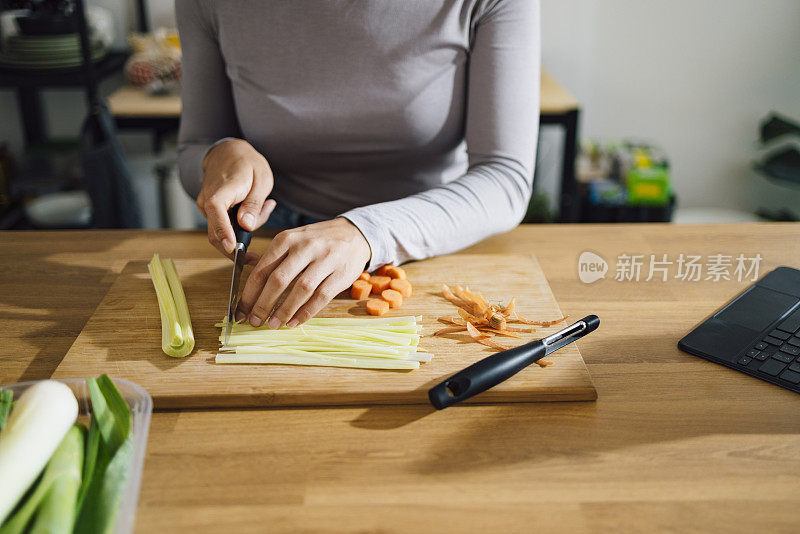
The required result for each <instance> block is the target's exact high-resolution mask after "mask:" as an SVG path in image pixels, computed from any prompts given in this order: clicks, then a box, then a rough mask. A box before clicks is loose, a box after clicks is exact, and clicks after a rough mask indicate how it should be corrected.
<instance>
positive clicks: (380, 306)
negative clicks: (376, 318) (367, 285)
mask: <svg viewBox="0 0 800 534" xmlns="http://www.w3.org/2000/svg"><path fill="white" fill-rule="evenodd" d="M388 311H389V303H388V302H386V301H385V300H381V299H369V300H368V301H367V313H368V314H370V315H383V314H385V313H386V312H388Z"/></svg>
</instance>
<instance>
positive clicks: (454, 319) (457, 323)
mask: <svg viewBox="0 0 800 534" xmlns="http://www.w3.org/2000/svg"><path fill="white" fill-rule="evenodd" d="M439 321H440V322H442V323H444V324H452V325H455V326H463V327H464V328H466V327H467V322H466V321H464V319H461V318H459V317H439Z"/></svg>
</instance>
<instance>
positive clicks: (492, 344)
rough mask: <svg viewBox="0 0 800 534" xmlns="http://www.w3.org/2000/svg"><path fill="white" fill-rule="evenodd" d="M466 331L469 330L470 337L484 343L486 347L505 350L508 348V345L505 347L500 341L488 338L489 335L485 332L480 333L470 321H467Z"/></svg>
mask: <svg viewBox="0 0 800 534" xmlns="http://www.w3.org/2000/svg"><path fill="white" fill-rule="evenodd" d="M467 332H469V335H470V337H471V338H472V339H474V340H475V341H477V342H478V343H480V344H481V345H486V346H487V347H492V348H493V349H496V350H507V349H509V348H510V347H506V346H505V345H501V344H500V343H498V342H497V341H494V340H493V339H490V338H489V336H487V335H486V334H482V333H481V332H480V331H479V330H478V329H477V328H475V326H474V325H473V324H472V323H470V322H467Z"/></svg>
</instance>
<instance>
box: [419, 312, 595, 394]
mask: <svg viewBox="0 0 800 534" xmlns="http://www.w3.org/2000/svg"><path fill="white" fill-rule="evenodd" d="M599 325H600V318H599V317H597V316H596V315H587V316H586V317H584V318H583V319H581V320H580V321H578V322H576V323H574V324H572V325H570V326H568V327H566V328H564V329H563V330H560V331H558V332H556V333H555V334H553V335H551V336H548V337H546V338H544V339H539V340H536V341H531V342H530V343H526V344H524V345H520V346H519V347H514V348H513V349H508V350H504V351H502V352H498V353H497V354H492V355H491V356H489V357H488V358H484V359H483V360H480V361H479V362H476V363H474V364H472V365H470V366H469V367H467V368H466V369H463V370H461V371H459V372H458V373H456V374H454V375H453V376H451V377H450V378H448V379H447V380H445V381H444V382H442V383H440V384H437V385H436V386H434V387H432V388H431V389H430V390H429V391H428V398H429V399H430V401H431V404H433V406H434V407H435V408H436V409H438V410H443V409H444V408H447V407H448V406H452V405H453V404H456V403H458V402H461V401H463V400H465V399H468V398H470V397H472V396H474V395H477V394H478V393H482V392H484V391H486V390H487V389H489V388H492V387H494V386H496V385H497V384H499V383H501V382H504V381H506V380H508V379H509V378H511V377H512V376H514V375H515V374H517V373H518V372H520V371H522V370H523V369H525V368H526V367H528V366H529V365H531V364H532V363H534V362H536V361H538V360H541V359H542V358H544V357H545V356H547V355H548V354H551V353H553V352H555V351H557V350H558V349H560V348H562V347H565V346H567V345H569V344H570V343H572V342H573V341H575V340H576V339H579V338H582V337H583V336H585V335H586V334H588V333H589V332H592V331H594V330H596V329H597V327H598V326H599Z"/></svg>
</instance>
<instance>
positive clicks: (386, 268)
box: [375, 263, 394, 276]
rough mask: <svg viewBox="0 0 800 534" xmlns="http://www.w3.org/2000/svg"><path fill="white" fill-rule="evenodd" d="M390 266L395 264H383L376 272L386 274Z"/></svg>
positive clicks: (380, 274)
mask: <svg viewBox="0 0 800 534" xmlns="http://www.w3.org/2000/svg"><path fill="white" fill-rule="evenodd" d="M389 267H394V265H392V264H391V263H390V264H389V265H383V266H381V267H378V270H377V271H375V274H377V275H378V276H386V271H387V270H388V269H389Z"/></svg>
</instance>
